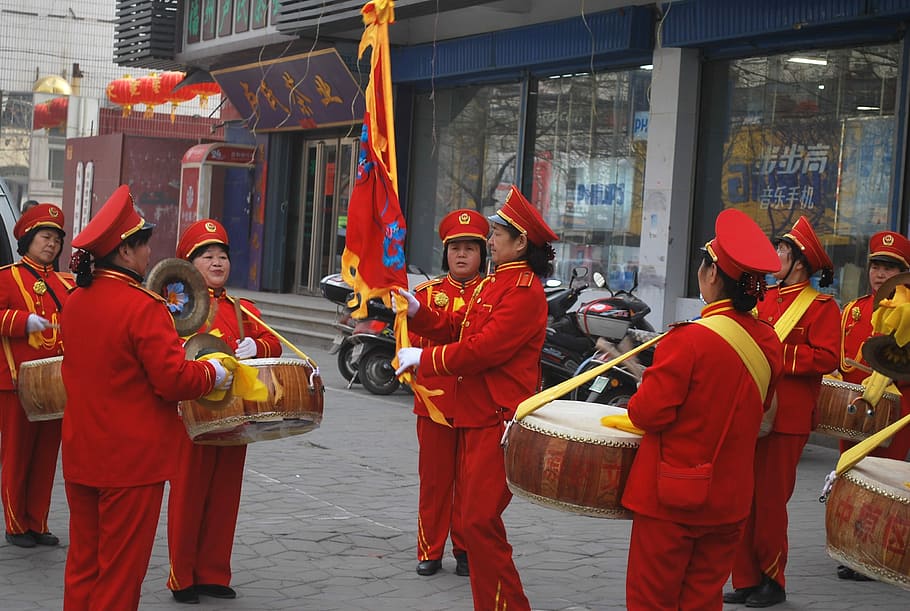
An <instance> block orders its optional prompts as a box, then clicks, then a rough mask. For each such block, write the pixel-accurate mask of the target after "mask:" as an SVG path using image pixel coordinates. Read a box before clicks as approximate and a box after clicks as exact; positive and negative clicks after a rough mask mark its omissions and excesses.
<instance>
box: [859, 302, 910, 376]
mask: <svg viewBox="0 0 910 611" xmlns="http://www.w3.org/2000/svg"><path fill="white" fill-rule="evenodd" d="M883 288H884V287H883ZM863 358H864V359H865V360H866V362H867V363H869V365H870V366H871V367H872V369H874V370H875V371H877V372H879V373H882V374H884V375H886V376H888V377H889V378H891V379H892V380H901V381H904V380H910V344H908V345H906V346H904V347H900V346H898V345H897V342H896V341H895V340H894V336H893V335H876V336H875V337H870V338H869V339H867V340H866V341H865V343H863Z"/></svg>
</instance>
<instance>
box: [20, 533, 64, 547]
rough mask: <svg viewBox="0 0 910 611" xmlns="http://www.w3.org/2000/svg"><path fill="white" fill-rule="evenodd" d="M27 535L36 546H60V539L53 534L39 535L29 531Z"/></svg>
mask: <svg viewBox="0 0 910 611" xmlns="http://www.w3.org/2000/svg"><path fill="white" fill-rule="evenodd" d="M27 534H29V535H31V536H32V539H34V540H35V543H37V544H38V545H60V538H59V537H58V536H57V535H55V534H53V533H49V532H47V533H39V532H35V531H34V530H30V531H28V533H27Z"/></svg>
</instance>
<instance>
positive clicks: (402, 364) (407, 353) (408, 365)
mask: <svg viewBox="0 0 910 611" xmlns="http://www.w3.org/2000/svg"><path fill="white" fill-rule="evenodd" d="M408 294H409V295H410V293H408ZM411 298H412V299H413V296H412V297H411ZM421 354H423V348H402V349H401V350H399V351H398V369H396V370H395V375H397V376H400V375H401V374H402V373H404V372H405V371H407V370H408V369H412V368H413V369H417V366H418V365H419V364H420V355H421Z"/></svg>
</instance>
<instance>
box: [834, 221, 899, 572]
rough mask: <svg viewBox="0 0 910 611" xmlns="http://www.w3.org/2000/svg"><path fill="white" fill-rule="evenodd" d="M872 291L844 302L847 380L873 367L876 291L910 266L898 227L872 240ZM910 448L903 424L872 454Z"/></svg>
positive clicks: (859, 379) (894, 454)
mask: <svg viewBox="0 0 910 611" xmlns="http://www.w3.org/2000/svg"><path fill="white" fill-rule="evenodd" d="M868 261H869V266H868V278H869V294H868V295H863V296H862V297H860V298H859V299H854V300H853V301H851V302H850V303H848V304H847V305H845V306H844V308H843V310H842V311H841V319H840V329H841V333H840V337H841V343H840V365H839V367H838V368H839V369H840V372H841V375H842V377H843V379H844V381H845V382H850V383H851V384H862V383H863V381H864V380H865V379H866V378H867V377H869V373H870V368H869V365H868V363H866V361H865V359H864V358H863V344H864V343H865V342H866V340H867V339H869V337H871V336H872V334H873V331H872V312H873V310H874V309H875V305H874V302H875V294H876V293H877V292H878V289H880V288H881V287H882V285H883V284H885V282H886V281H888V280H889V279H890V278H892V277H894V276H896V275H897V274H900V273H902V272H906V271H907V270H908V269H910V240H908V239H907V238H905V237H904V236H902V235H901V234H899V233H897V232H894V231H882V232H879V233H876V234H875V235H873V236H872V238H871V239H870V240H869V259H868ZM897 387H898V389H899V390H900V391H901V416H905V415H907V414H908V413H910V384H907V383H906V382H897ZM853 445H854V444H853V443H852V442H849V441H841V442H840V449H841V452H843V451H845V450H847V449H848V448H850V447H852V446H853ZM908 451H910V428H906V427H905V428H903V429H901V430H900V431H898V433H897V434H896V435H894V437H892V438H891V443H890V444H889V445H888V446H887V447H878V448H876V449H874V450H872V452H870V453H869V456H879V457H882V458H893V459H895V460H906V459H907V452H908ZM837 576H838V577H839V578H840V579H852V580H854V581H869V577H866V576H865V575H863V574H862V573H858V572H856V571H854V570H853V569H851V568H850V567H848V566H839V567H837Z"/></svg>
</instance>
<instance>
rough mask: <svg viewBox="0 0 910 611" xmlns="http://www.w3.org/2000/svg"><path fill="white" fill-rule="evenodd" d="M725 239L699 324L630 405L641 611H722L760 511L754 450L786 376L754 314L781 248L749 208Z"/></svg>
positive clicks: (714, 260) (720, 235)
mask: <svg viewBox="0 0 910 611" xmlns="http://www.w3.org/2000/svg"><path fill="white" fill-rule="evenodd" d="M715 232H716V237H715V238H714V239H713V240H711V241H710V242H708V243H707V244H706V245H705V249H704V251H703V253H702V258H701V264H700V265H699V267H698V287H699V290H700V291H701V295H702V298H703V299H704V301H705V302H706V304H707V305H706V306H705V307H704V308H703V309H702V311H701V320H699V321H697V322H691V323H682V324H679V325H676V326H675V327H673V328H672V329H671V330H670V331H669V332H668V333H667V335H666V336H665V337H664V339H662V340H661V341H660V343H659V344H658V346H657V349H656V351H655V353H654V363H653V365H652V366H650V367H648V368H647V369H646V370H645V373H644V376H643V378H642V381H641V386H640V387H639V389H638V391H637V392H636V393H635V394H634V395H633V396H632V399H631V401H630V402H629V418H630V419H631V421H632V423H633V424H634V425H635V426H636V427H638V428H639V429H641V430H643V431H644V436H643V437H642V440H641V445H640V446H639V448H638V452H637V454H636V456H635V461H634V463H633V464H632V471H631V473H630V474H629V479H628V483H627V484H626V489H625V492H624V494H623V499H622V500H623V505H624V506H625V507H626V508H628V509H629V510H631V511H632V512H633V514H634V515H633V518H632V520H633V521H632V538H631V541H630V545H629V564H628V571H627V579H626V604H627V606H628V608H629V609H632V610H644V609H648V610H650V609H700V610H708V609H720V608H721V606H722V602H721V598H722V593H723V586H724V582H725V581H726V580H727V576H728V575H729V574H730V569H731V568H732V567H733V557H734V554H735V552H736V545H737V543H738V542H739V539H740V537H741V536H742V533H743V528H744V527H745V523H746V519H747V518H748V516H749V510H750V507H751V505H750V501H751V499H752V482H753V473H752V470H753V453H752V452H751V451H749V450H750V449H751V448H752V447H754V446H755V439H756V437H757V436H758V429H759V425H760V423H761V420H762V414H763V413H764V411H765V409H766V408H767V407H768V405H769V404H770V398H771V395H772V392H773V390H774V384H775V383H776V380H777V379H778V377H779V375H780V373H781V363H782V356H783V353H782V350H781V344H780V340H778V339H777V335H776V334H775V333H774V329H772V328H771V326H770V325H769V324H767V323H766V322H764V321H760V320H756V318H755V317H754V316H753V315H752V308H754V307H755V305H756V303H757V302H758V301H759V300H760V299H761V298H762V296H763V295H764V291H765V280H764V277H765V274H766V273H771V272H774V271H776V270H777V269H778V268H779V267H780V262H779V261H778V259H777V256H776V255H775V253H774V248H773V247H772V246H771V243H770V242H769V241H768V238H767V237H766V236H765V235H764V233H762V231H761V229H760V228H759V227H758V225H756V224H755V222H754V221H753V220H752V219H751V218H749V217H748V216H746V215H745V214H744V213H742V212H740V211H739V210H733V209H730V210H724V211H723V212H721V213H720V214H719V215H718V217H717V221H716V224H715ZM706 465H708V466H706Z"/></svg>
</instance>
